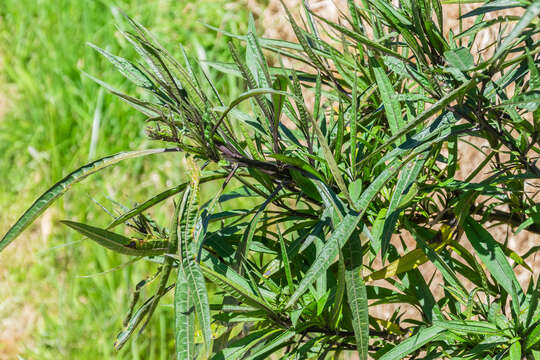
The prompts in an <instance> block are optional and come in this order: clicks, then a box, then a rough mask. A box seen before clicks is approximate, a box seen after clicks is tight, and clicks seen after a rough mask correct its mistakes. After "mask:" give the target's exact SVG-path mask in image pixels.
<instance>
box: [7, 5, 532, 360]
mask: <svg viewBox="0 0 540 360" xmlns="http://www.w3.org/2000/svg"><path fill="white" fill-rule="evenodd" d="M516 6H520V7H523V8H524V9H525V15H524V16H523V17H521V18H519V19H513V20H511V22H512V23H515V24H512V25H513V27H512V28H511V30H509V31H508V32H507V33H503V32H502V31H503V30H501V33H500V38H501V39H500V41H498V42H497V43H495V44H493V45H492V46H493V47H494V50H493V51H494V56H492V57H489V59H487V60H483V59H482V57H480V56H479V57H477V58H475V56H473V52H472V49H473V45H474V43H475V37H476V34H477V33H478V31H480V30H481V29H482V28H484V27H485V26H494V25H496V23H486V22H484V23H482V17H483V15H484V14H485V13H487V12H490V11H493V10H495V9H497V10H500V9H501V8H502V9H504V8H506V7H516ZM348 8H349V14H348V15H342V16H343V19H342V21H340V23H339V24H337V23H332V22H331V21H329V20H327V19H324V18H321V17H319V16H318V15H316V14H312V13H311V11H310V10H309V9H308V8H307V7H306V9H305V10H306V14H307V19H308V23H309V26H308V30H305V29H302V28H301V27H300V26H299V25H298V24H297V23H296V22H295V20H294V19H293V17H292V16H290V13H289V11H288V10H287V14H288V15H289V20H290V22H291V25H292V27H293V30H294V33H295V34H296V36H297V39H298V44H295V43H289V42H285V41H278V40H270V39H264V38H259V37H257V36H256V34H255V28H254V25H253V21H252V20H250V23H249V31H248V34H247V35H246V36H241V35H234V37H236V39H238V40H240V41H242V43H243V44H244V45H245V47H246V51H245V56H242V53H241V51H239V50H238V48H237V45H235V44H233V43H231V44H229V45H230V46H229V47H230V50H231V55H232V58H233V60H234V64H223V63H211V65H212V66H215V67H216V68H218V69H221V70H223V71H224V72H227V73H231V74H234V75H235V76H239V77H241V78H242V79H243V81H244V82H245V84H246V86H247V91H245V92H243V93H242V94H241V95H239V96H237V97H236V98H234V99H233V100H231V101H230V103H229V105H228V106H227V105H225V103H224V101H223V100H222V97H221V96H220V95H219V92H218V91H216V88H217V87H216V86H215V84H214V83H213V81H212V79H211V78H210V77H208V76H207V74H206V73H205V69H204V66H202V65H203V64H202V63H198V62H197V61H194V60H193V59H190V58H189V57H187V56H185V57H184V59H183V61H178V60H176V59H175V58H174V57H173V56H172V55H170V54H169V53H168V52H167V51H166V50H165V49H164V48H163V47H161V46H160V45H159V44H158V43H157V42H156V40H155V39H154V37H153V36H152V35H151V34H150V33H149V32H148V31H147V30H146V29H145V28H144V27H143V26H142V25H140V24H139V23H137V22H135V21H133V20H131V19H129V18H128V21H129V22H130V23H131V25H132V31H131V32H122V35H123V36H124V37H125V38H126V40H127V41H128V42H130V43H131V44H132V45H133V46H134V48H135V50H136V52H137V53H138V54H139V56H140V58H141V60H142V62H144V64H145V65H144V66H142V65H141V66H139V65H136V63H135V62H133V61H131V60H127V59H125V58H120V57H117V56H114V55H112V54H110V53H109V52H107V51H105V50H101V49H99V48H97V47H96V46H93V47H94V48H96V49H97V50H98V52H100V53H101V54H102V55H103V56H105V58H107V59H108V60H110V61H111V62H112V64H113V65H114V66H116V67H117V68H118V70H119V71H120V72H121V73H122V74H123V75H124V76H125V77H126V78H127V79H128V80H130V81H132V82H133V83H134V84H135V85H137V86H139V87H140V88H141V91H143V92H144V93H145V94H147V95H146V96H143V97H142V98H135V97H132V96H130V95H127V94H123V93H121V92H120V91H118V90H115V89H114V88H113V87H112V86H111V85H108V84H106V83H105V82H103V81H101V80H97V79H96V81H98V82H99V83H100V84H102V85H104V86H105V87H106V88H107V89H108V90H110V91H111V92H113V93H114V94H116V95H118V96H119V97H120V98H121V99H122V100H124V101H126V102H127V103H129V104H130V105H132V106H133V107H134V108H135V109H137V110H138V111H140V112H142V113H143V114H145V115H146V116H147V117H148V119H147V123H148V127H147V128H146V133H147V135H148V137H149V138H150V139H152V140H156V141H160V142H166V143H169V144H173V146H174V147H175V149H176V150H178V151H183V152H186V153H188V154H189V155H190V156H191V157H189V159H188V163H189V170H188V173H189V174H190V182H189V183H186V184H183V185H180V186H177V187H175V188H173V189H169V190H166V191H164V192H161V193H160V194H158V195H156V196H155V197H153V198H151V199H149V200H148V201H147V202H145V203H144V204H142V205H138V206H136V207H135V208H133V209H126V210H125V211H124V212H123V214H121V215H119V216H117V217H116V218H115V220H114V222H113V223H112V224H111V225H109V227H108V229H110V228H111V227H113V226H117V225H120V224H125V225H126V226H127V227H128V228H129V229H131V230H132V231H133V232H134V233H135V234H134V235H133V236H131V237H130V238H131V239H132V240H130V238H128V237H124V236H123V235H119V234H116V233H112V232H110V231H109V230H106V229H101V228H99V227H96V226H93V225H92V226H90V225H85V224H80V223H75V222H65V223H66V224H67V225H68V226H70V227H71V228H73V229H75V230H77V231H79V232H81V233H82V234H83V235H85V236H88V237H89V238H91V239H92V240H95V241H96V242H98V243H99V244H101V245H103V246H106V247H108V248H109V249H111V250H113V251H117V252H120V253H122V254H125V255H133V256H137V257H141V256H142V257H144V258H145V259H148V260H151V261H154V262H158V263H159V264H160V276H159V279H160V280H159V284H158V286H157V289H156V292H155V294H154V295H153V296H152V297H151V298H149V299H147V300H146V301H145V302H144V303H143V304H142V305H141V306H140V307H139V308H138V310H136V311H133V306H132V307H131V308H130V309H129V312H128V319H127V321H126V326H125V329H124V330H123V331H122V332H121V333H120V334H119V336H118V338H117V343H116V344H117V347H121V346H122V344H124V343H125V342H126V340H127V338H128V337H129V336H130V335H131V334H132V333H133V332H134V331H135V329H136V328H137V327H138V326H139V325H140V324H142V326H140V329H141V330H140V331H142V330H143V329H144V327H145V325H146V323H147V322H148V320H149V318H150V317H151V316H152V313H153V312H154V311H155V309H156V307H157V305H158V303H159V301H160V299H161V298H162V297H163V296H164V295H165V294H166V293H167V292H168V291H169V290H171V289H172V287H176V289H175V296H174V297H175V300H174V309H175V311H174V313H175V318H176V321H175V326H174V328H175V332H176V336H175V339H176V353H177V358H178V359H192V358H195V357H201V358H204V357H208V358H214V359H221V358H227V359H229V358H232V359H240V358H242V359H243V358H248V359H262V358H267V357H269V356H276V357H277V356H281V357H287V358H295V359H296V358H298V359H308V358H314V357H317V358H326V357H327V356H335V357H337V356H339V354H341V353H343V352H357V354H358V356H359V357H360V359H367V358H368V357H371V358H374V359H400V358H405V357H408V356H411V357H413V358H423V359H434V358H456V359H457V358H467V359H484V358H485V359H502V358H505V357H508V358H511V359H515V358H519V357H526V358H531V359H532V358H533V357H534V356H537V355H536V354H537V351H538V350H539V349H540V348H539V346H540V309H538V297H539V296H540V295H539V292H538V286H539V285H538V283H539V282H540V278H537V279H535V278H534V276H531V280H530V282H529V286H528V288H527V289H526V290H524V289H523V288H522V287H521V284H520V283H519V282H518V281H517V278H516V276H515V273H514V268H513V267H512V266H511V263H510V261H509V259H510V260H512V261H514V263H515V264H516V265H520V266H523V267H524V268H529V269H530V267H528V265H527V263H526V262H527V258H528V257H529V256H531V255H532V254H534V253H535V251H537V249H536V248H533V249H531V250H530V251H528V252H527V253H526V254H524V255H523V256H520V255H519V254H517V253H515V252H514V251H512V250H511V249H509V248H508V246H507V244H506V243H499V242H497V241H496V240H495V239H494V238H493V237H492V236H491V235H490V233H489V232H488V231H487V230H486V227H487V226H488V225H489V223H491V222H494V221H495V222H500V223H503V224H506V225H508V226H510V227H513V228H516V231H521V230H523V231H529V232H531V234H536V235H537V234H538V233H540V229H539V224H538V204H537V203H535V194H531V193H529V192H528V191H527V189H526V187H525V185H526V182H527V181H528V180H530V179H537V178H538V177H540V170H539V169H538V167H537V166H536V162H537V159H538V153H539V152H540V149H539V148H538V138H539V134H540V128H539V126H540V122H539V119H540V118H539V116H540V113H539V112H538V101H537V96H536V95H537V93H538V91H540V89H538V85H539V83H540V80H539V78H538V64H539V63H540V57H539V55H538V52H539V50H538V49H539V47H538V40H537V39H538V36H537V35H538V33H539V32H540V23H539V21H538V17H537V15H538V13H539V9H540V2H539V0H536V1H534V2H520V3H519V4H518V3H507V2H504V3H503V2H497V5H496V6H494V4H489V3H488V4H485V5H483V6H482V7H481V8H479V9H477V10H475V12H474V14H465V15H464V17H470V16H476V17H477V20H478V21H477V22H476V25H473V26H472V27H471V28H470V29H465V30H464V31H463V32H462V33H461V34H457V35H455V36H454V35H452V34H451V36H449V37H448V38H446V37H445V36H443V29H442V24H444V18H443V11H442V6H441V4H440V3H439V2H438V1H436V0H435V1H431V2H430V1H428V2H426V1H423V0H418V1H417V0H412V1H403V2H401V3H400V7H399V8H396V7H394V6H393V5H391V4H390V3H388V2H384V1H379V0H370V1H366V2H364V3H363V5H362V6H359V5H356V4H354V3H353V2H352V1H350V2H349V7H348ZM507 20H508V19H506V20H505V21H507ZM343 24H348V26H349V27H346V26H344V25H343ZM478 24H484V25H481V26H477V25H478ZM317 29H318V30H317ZM368 30H369V31H368ZM336 32H337V35H339V36H335V34H336ZM319 34H326V35H327V37H328V38H330V39H329V40H324V39H323V38H322V37H321V36H320V35H319ZM367 34H371V35H369V36H368V35H367ZM464 39H468V40H469V41H468V44H467V46H463V40H464ZM263 50H265V51H267V52H268V53H274V54H278V55H281V56H287V57H290V58H292V59H296V60H298V61H299V62H302V63H303V64H305V65H306V66H308V67H309V70H306V71H299V69H289V68H285V67H284V66H281V67H271V66H269V65H268V64H269V63H270V61H267V60H266V56H269V55H268V54H267V53H265V52H263ZM204 64H207V63H204ZM310 91H311V92H313V93H314V94H313V96H314V97H315V105H314V107H312V108H310V107H309V106H308V105H306V101H305V94H306V93H308V92H310ZM323 95H324V97H323ZM241 104H242V105H241ZM240 106H243V107H240ZM471 137H472V138H478V139H485V140H487V141H488V142H489V144H490V147H489V148H487V149H486V148H484V149H483V151H482V154H483V156H484V160H483V161H482V162H481V163H480V164H478V166H477V167H476V169H475V170H474V171H473V173H472V174H468V175H467V177H466V178H465V179H460V178H458V177H457V176H456V173H457V172H456V171H457V170H458V169H459V168H460V163H461V161H462V159H459V158H458V157H457V149H458V148H459V147H460V146H463V144H466V143H467V142H469V141H470V138H471ZM447 150H448V151H447ZM157 151H162V150H156V152H157ZM107 159H109V158H105V159H103V160H99V161H108V160H107ZM113 159H115V157H113ZM99 161H98V164H100V163H99ZM95 166H96V165H95V163H92V164H90V165H89V166H88V167H83V168H81V169H83V170H77V171H76V172H74V173H72V175H70V176H68V177H66V178H65V179H64V180H61V181H60V182H59V183H57V184H56V185H55V186H53V187H52V188H51V189H50V190H49V191H47V192H46V193H45V194H44V195H42V197H41V198H40V199H47V201H46V202H45V203H44V202H43V201H41V200H39V199H38V201H36V203H35V204H34V205H33V206H32V207H31V208H30V209H29V210H28V211H27V213H25V215H23V216H22V217H21V219H20V220H19V221H18V222H17V224H16V225H15V226H14V227H13V228H12V229H11V230H10V231H8V233H7V235H6V236H5V237H4V238H3V239H2V240H0V249H2V248H4V247H5V246H7V245H8V243H10V242H11V241H12V240H14V239H15V237H16V236H17V235H19V234H20V232H21V231H22V230H23V229H24V228H25V227H26V226H28V224H29V223H30V222H32V221H33V220H35V218H36V217H37V215H39V213H40V212H41V211H42V210H43V209H44V208H45V207H46V206H48V205H50V203H51V202H52V200H54V199H56V197H58V196H59V195H60V194H61V192H59V190H58V189H62V191H63V189H65V188H66V187H67V186H69V185H70V184H71V183H72V182H74V181H76V180H78V179H80V178H82V175H81V176H79V174H83V175H85V174H86V173H84V171H85V170H84V169H90V172H91V171H94V170H93V169H94V167H95ZM100 166H101V165H100ZM80 171H83V172H80ZM480 173H482V174H488V175H489V176H488V177H487V178H486V179H485V180H482V181H480V182H475V180H474V179H475V177H476V175H477V174H480ZM233 178H234V179H236V180H238V181H239V182H240V183H241V184H242V185H241V186H240V187H238V188H231V186H232V185H231V184H232V183H231V179H233ZM222 179H223V181H222V182H221V185H220V191H219V192H218V193H217V194H216V195H215V196H214V197H213V199H212V200H211V201H209V202H206V203H200V202H199V185H200V183H201V182H202V181H203V180H204V181H206V182H211V181H221V180H222ZM176 194H178V202H177V203H176V204H175V214H174V215H173V216H172V220H171V222H170V224H171V226H170V229H169V230H165V228H164V227H163V226H161V225H160V224H158V223H156V222H155V221H154V220H152V219H151V217H150V215H147V214H145V213H144V212H145V211H146V210H147V209H149V208H150V207H153V206H155V205H157V204H159V203H160V202H162V201H164V200H166V199H167V198H170V197H172V196H174V195H176ZM241 197H254V198H256V199H258V201H259V205H258V206H256V207H254V208H253V209H246V208H236V209H233V210H224V209H223V207H222V206H224V205H225V203H226V202H227V201H228V200H230V199H231V198H241ZM143 213H144V214H143ZM28 214H30V215H28ZM531 219H532V220H531ZM398 231H399V233H400V234H403V233H409V234H410V235H411V236H412V237H413V238H414V240H416V244H417V246H416V248H415V249H407V248H406V246H404V245H403V247H404V248H405V249H404V250H403V251H401V250H400V248H399V247H398V246H397V241H395V240H397V238H398V236H399V235H397V234H398ZM463 237H466V238H467V239H468V243H470V245H471V247H469V248H468V245H467V243H465V242H464V241H462V238H463ZM150 239H151V240H150ZM156 239H157V240H156ZM156 241H157V242H158V244H159V248H156V247H155V246H154V245H155V244H153V242H156ZM164 244H166V245H167V248H166V250H163V245H164ZM469 249H471V250H469ZM377 259H378V260H382V263H383V265H377V264H379V262H376V261H375V260H377ZM386 261H390V263H389V264H388V265H386V266H385V265H384V264H385V262H386ZM426 262H431V263H432V264H433V265H434V267H435V268H436V272H437V273H438V274H440V275H441V277H442V279H443V280H442V282H441V283H440V284H433V283H432V279H433V275H434V274H427V273H422V272H420V271H419V266H421V265H422V264H424V263H426ZM173 272H176V277H174V276H173V278H175V279H176V280H175V281H173V282H172V283H171V282H170V281H169V277H170V274H171V273H173ZM375 280H379V281H380V282H378V283H377V284H372V283H371V282H372V281H375ZM206 281H207V282H208V283H206ZM382 284H384V286H383V285H382ZM210 286H211V287H212V288H211V289H212V290H211V291H213V296H209V295H208V293H207V288H208V289H210ZM439 290H442V291H443V292H444V294H443V295H442V296H441V295H439V294H440V291H439ZM369 301H371V303H370V302H369ZM135 302H136V301H135ZM135 302H134V303H133V304H132V305H135ZM384 304H399V305H400V307H399V309H398V310H396V312H395V313H394V315H393V316H392V317H391V319H388V320H385V319H378V318H377V317H375V316H374V315H373V314H372V313H370V307H371V306H374V305H384ZM411 313H414V314H413V315H411ZM171 327H172V324H171Z"/></svg>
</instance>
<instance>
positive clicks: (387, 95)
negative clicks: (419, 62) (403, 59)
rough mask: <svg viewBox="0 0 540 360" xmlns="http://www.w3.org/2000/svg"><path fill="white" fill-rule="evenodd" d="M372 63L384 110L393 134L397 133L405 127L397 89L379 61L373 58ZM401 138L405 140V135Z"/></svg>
mask: <svg viewBox="0 0 540 360" xmlns="http://www.w3.org/2000/svg"><path fill="white" fill-rule="evenodd" d="M370 60H371V61H370V64H371V66H372V69H373V73H374V74H375V79H376V80H377V84H378V88H379V92H380V94H381V99H382V103H383V105H384V111H385V113H386V118H387V119H388V125H389V127H390V131H391V132H392V134H393V135H394V134H396V133H397V132H398V131H399V130H400V129H402V128H403V125H404V121H403V116H402V115H401V107H400V104H399V101H397V99H396V91H395V90H394V87H393V86H392V83H391V82H390V79H389V78H388V76H387V75H386V71H385V70H384V69H383V68H382V67H381V65H380V64H379V62H378V61H377V60H376V59H374V58H371V59H370ZM401 140H402V141H403V140H405V137H403V136H402V137H401Z"/></svg>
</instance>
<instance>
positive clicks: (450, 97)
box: [358, 78, 476, 165]
mask: <svg viewBox="0 0 540 360" xmlns="http://www.w3.org/2000/svg"><path fill="white" fill-rule="evenodd" d="M474 85H476V79H474V78H473V79H471V80H468V81H467V82H464V83H463V84H461V86H459V87H458V88H456V89H455V90H453V91H451V92H450V93H448V94H447V95H445V96H444V97H442V98H441V99H440V100H439V101H437V102H436V103H435V104H433V106H432V107H430V108H429V109H427V110H425V111H424V112H423V113H421V114H420V115H418V117H416V119H414V120H412V121H409V122H408V123H407V124H406V125H405V126H404V127H403V128H402V129H401V130H400V131H399V132H397V133H396V134H393V135H392V136H391V137H390V139H388V140H387V141H386V142H385V143H384V144H382V145H381V146H379V147H378V148H377V149H375V150H374V151H373V152H372V153H370V154H369V155H367V156H366V157H364V159H362V161H360V162H359V164H358V165H360V164H362V163H364V162H366V161H367V160H369V159H371V158H372V157H373V156H375V155H378V154H380V153H381V151H382V150H383V149H384V148H386V147H387V146H388V145H390V144H392V143H393V142H394V141H396V140H397V139H399V138H400V137H401V136H403V135H405V134H407V133H408V132H409V131H411V130H412V129H414V128H415V127H417V126H418V125H419V124H421V123H423V122H424V121H425V120H427V119H429V118H430V117H431V116H433V115H435V114H436V113H438V112H439V111H441V110H442V109H444V108H445V107H446V106H448V105H449V104H450V103H451V102H452V101H454V100H456V99H457V98H459V97H460V96H462V95H463V94H465V92H467V91H468V90H469V89H470V88H472V87H473V86H474Z"/></svg>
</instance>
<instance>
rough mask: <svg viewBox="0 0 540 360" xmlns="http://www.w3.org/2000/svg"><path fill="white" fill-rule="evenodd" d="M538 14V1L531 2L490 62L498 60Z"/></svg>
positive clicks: (539, 5) (539, 0) (539, 1)
mask: <svg viewBox="0 0 540 360" xmlns="http://www.w3.org/2000/svg"><path fill="white" fill-rule="evenodd" d="M538 14H540V0H536V1H534V2H532V4H531V5H529V7H528V8H527V10H526V11H525V13H524V14H523V15H521V18H520V20H519V22H518V23H517V25H516V26H515V27H514V28H513V29H512V31H511V32H510V34H508V36H507V37H505V38H504V40H503V42H502V43H501V45H500V46H499V47H498V48H497V51H496V52H495V54H494V55H493V57H492V58H491V59H490V62H493V61H494V60H496V59H497V58H499V57H500V56H501V55H502V54H503V53H504V52H505V51H506V50H507V48H508V46H510V44H511V43H512V42H514V40H516V39H517V38H518V37H519V36H520V35H521V32H522V31H523V30H524V29H525V28H526V27H527V26H529V24H530V23H531V21H533V20H534V19H536V18H538Z"/></svg>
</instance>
